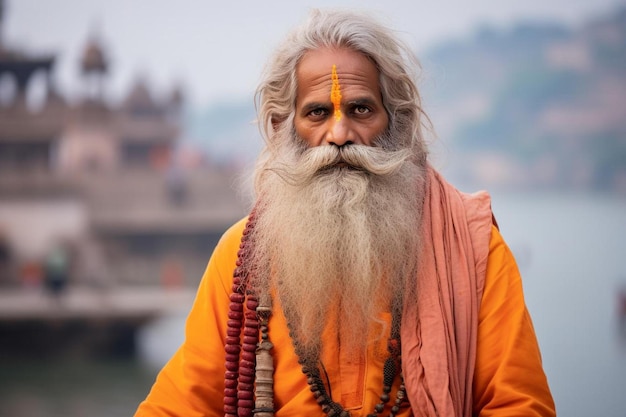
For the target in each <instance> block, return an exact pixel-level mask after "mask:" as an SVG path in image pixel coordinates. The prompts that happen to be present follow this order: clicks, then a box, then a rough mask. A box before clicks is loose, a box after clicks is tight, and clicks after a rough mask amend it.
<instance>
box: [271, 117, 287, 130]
mask: <svg viewBox="0 0 626 417" xmlns="http://www.w3.org/2000/svg"><path fill="white" fill-rule="evenodd" d="M284 121H285V118H284V117H281V118H279V117H276V116H273V117H272V129H274V132H277V131H278V129H280V127H281V125H282V124H283V122H284Z"/></svg>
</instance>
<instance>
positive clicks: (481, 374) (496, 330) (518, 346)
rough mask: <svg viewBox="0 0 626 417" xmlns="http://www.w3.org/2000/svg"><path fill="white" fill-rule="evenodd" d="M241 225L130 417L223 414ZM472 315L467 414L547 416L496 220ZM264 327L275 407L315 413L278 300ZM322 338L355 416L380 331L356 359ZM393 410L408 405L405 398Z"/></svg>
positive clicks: (224, 244) (375, 390)
mask: <svg viewBox="0 0 626 417" xmlns="http://www.w3.org/2000/svg"><path fill="white" fill-rule="evenodd" d="M244 225H245V222H244V221H241V222H239V223H237V224H236V225H234V226H233V227H231V228H230V229H229V230H228V231H227V232H226V233H225V235H224V236H223V237H222V239H221V240H220V242H219V244H218V245H217V247H216V249H215V251H214V253H213V256H212V257H211V260H210V262H209V265H208V267H207V270H206V272H205V274H204V276H203V278H202V282H201V284H200V287H199V289H198V294H197V297H196V300H195V303H194V305H193V308H192V310H191V312H190V314H189V317H188V319H187V324H186V339H185V342H184V343H183V345H182V346H181V347H180V348H179V350H178V351H177V352H176V354H175V355H174V356H173V357H172V359H171V360H170V361H169V362H168V363H167V364H166V365H165V367H164V368H163V369H162V370H161V372H160V373H159V375H158V377H157V379H156V382H155V384H154V386H153V387H152V390H151V391H150V394H149V395H148V397H147V398H146V400H145V401H144V402H142V403H141V404H140V406H139V408H138V410H137V413H136V414H135V416H136V417H146V416H163V417H164V416H181V417H182V416H185V417H194V416H222V415H223V411H222V404H223V396H224V394H223V391H224V362H225V353H224V340H225V334H226V322H227V314H228V305H229V294H230V288H231V284H232V273H233V270H234V268H235V262H236V258H237V250H238V248H239V243H240V238H241V234H242V231H243V228H244ZM387 320H388V318H387ZM478 320H479V324H478V343H477V358H476V370H475V373H474V378H473V399H474V401H473V408H474V415H475V416H481V417H488V416H489V417H490V416H502V417H504V416H513V415H514V416H554V415H555V409H554V403H553V401H552V397H551V394H550V390H549V388H548V384H547V380H546V377H545V375H544V372H543V368H542V364H541V356H540V353H539V347H538V345H537V340H536V337H535V333H534V330H533V326H532V322H531V320H530V316H529V314H528V311H527V310H526V305H525V303H524V297H523V292H522V283H521V278H520V275H519V272H518V269H517V266H516V264H515V260H514V258H513V256H512V254H511V252H510V250H509V249H508V247H507V246H506V244H505V242H504V241H503V239H502V237H501V235H500V233H499V232H498V230H497V229H496V228H495V227H493V228H492V235H491V240H490V245H489V258H488V262H487V272H486V277H485V287H484V291H483V297H482V301H481V304H480V311H479V318H478ZM269 329H270V340H271V341H272V343H273V344H274V349H273V351H272V353H273V358H274V366H275V376H274V401H275V408H276V410H277V411H276V416H277V417H281V416H303V415H306V416H320V417H321V416H323V415H324V414H323V412H322V411H321V409H320V407H319V405H318V404H317V403H316V401H315V399H314V398H313V395H312V394H311V392H310V390H309V386H308V384H307V382H306V378H305V376H304V374H303V373H302V370H301V367H300V365H298V362H297V358H296V356H295V353H294V351H293V347H292V344H291V340H290V338H289V333H288V330H287V326H286V323H285V318H284V316H283V314H282V312H281V311H280V309H277V308H274V312H273V316H272V318H271V320H270V324H269ZM331 333H332V332H331ZM324 344H325V345H326V346H334V347H335V348H334V349H327V350H325V351H324V353H323V355H322V362H323V363H324V366H325V369H326V371H327V373H328V377H329V380H330V387H331V390H332V397H333V400H334V401H337V402H339V403H340V404H342V405H343V407H344V408H346V409H347V410H349V411H350V412H351V415H353V416H365V415H367V414H369V413H372V412H373V409H374V405H375V404H376V403H378V402H380V399H379V396H380V394H381V392H382V375H383V370H382V366H383V363H384V361H385V359H386V358H387V355H388V354H387V350H386V340H384V339H383V340H381V341H380V343H378V344H376V345H375V346H371V347H370V349H369V350H368V352H367V357H365V358H360V359H358V358H357V359H356V360H355V359H354V358H349V357H346V356H345V355H344V353H343V352H342V350H341V349H339V351H337V348H336V346H337V344H336V343H332V340H327V341H326V340H325V342H324ZM398 384H399V381H398V378H396V381H395V383H394V387H393V390H392V392H391V401H390V402H389V403H388V405H387V407H386V409H385V411H384V412H383V414H381V415H388V413H389V409H390V407H391V405H393V401H394V398H395V392H396V391H397V388H398ZM399 415H401V416H409V415H412V414H411V410H410V408H408V404H406V403H405V407H404V408H403V409H402V410H401V412H400V414H399Z"/></svg>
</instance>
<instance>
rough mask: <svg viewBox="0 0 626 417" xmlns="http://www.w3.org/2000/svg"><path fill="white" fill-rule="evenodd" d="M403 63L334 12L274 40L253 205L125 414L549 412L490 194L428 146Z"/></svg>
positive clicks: (407, 54) (373, 27)
mask: <svg viewBox="0 0 626 417" xmlns="http://www.w3.org/2000/svg"><path fill="white" fill-rule="evenodd" d="M415 65H416V64H415V62H414V59H413V56H412V53H411V51H410V50H409V49H408V48H407V47H406V46H404V45H403V44H402V43H401V42H400V41H399V40H398V39H397V38H396V37H395V36H394V34H393V32H392V31H391V30H390V29H387V28H385V27H383V26H381V25H380V24H378V23H377V22H375V21H373V20H370V19H369V18H366V17H363V16H361V15H358V14H353V13H348V12H339V11H314V12H312V14H311V16H310V18H309V19H308V20H307V21H306V22H305V23H304V24H303V25H302V26H300V27H298V28H297V29H296V30H295V31H294V32H293V33H291V34H290V35H289V36H288V37H287V38H286V40H285V41H284V43H283V44H282V45H281V46H280V47H279V48H278V51H277V52H276V54H275V55H274V56H273V57H272V58H271V59H270V61H269V65H268V67H267V68H266V72H265V74H264V77H263V78H262V80H261V83H260V86H259V88H258V100H259V101H258V112H259V114H258V116H259V122H260V124H261V129H262V131H263V133H264V135H265V139H266V141H267V146H266V148H265V149H264V150H263V152H262V154H261V156H260V159H259V161H258V165H257V168H256V171H255V190H256V195H257V200H256V204H255V206H254V208H253V210H252V212H251V214H250V215H249V217H248V218H246V219H244V220H242V221H240V222H238V223H237V224H235V225H234V226H233V227H231V228H230V229H229V230H228V231H227V232H226V233H225V235H224V236H223V237H222V239H221V241H220V242H219V244H218V245H217V247H216V249H215V251H214V253H213V256H212V258H211V260H210V262H209V265H208V268H207V270H206V272H205V274H204V277H203V279H202V282H201V284H200V288H199V290H198V295H197V298H196V301H195V304H194V306H193V308H192V311H191V312H190V314H189V317H188V321H187V327H186V339H185V342H184V343H183V345H182V346H181V347H180V349H179V350H178V352H177V353H176V354H175V355H174V356H173V357H172V359H171V360H170V361H169V362H168V363H167V365H165V367H164V368H163V370H162V371H161V372H160V374H159V375H158V377H157V379H156V382H155V384H154V386H153V387H152V390H151V392H150V394H149V395H148V397H147V398H146V400H145V401H144V402H142V403H141V405H140V406H139V408H138V410H137V413H136V416H140V417H142V416H236V415H239V416H251V415H255V416H272V415H276V416H277V417H280V416H323V415H328V416H349V415H351V416H387V415H391V416H420V417H434V416H440V417H443V416H445V417H449V416H464V417H469V416H503V417H504V416H506V417H510V416H544V417H545V416H554V415H555V408H554V403H553V400H552V396H551V394H550V390H549V387H548V383H547V381H546V376H545V374H544V371H543V369H542V363H541V356H540V353H539V347H538V344H537V340H536V337H535V333H534V330H533V325H532V323H531V319H530V316H529V314H528V311H527V309H526V305H525V303H524V297H523V294H522V283H521V279H520V275H519V272H518V269H517V267H516V264H515V260H514V259H513V255H512V254H511V252H510V251H509V249H508V247H507V246H506V244H505V243H504V241H503V239H502V237H501V235H500V233H499V231H498V229H497V226H496V225H495V223H494V221H493V216H492V213H491V209H490V200H489V197H488V195H487V194H486V193H478V194H474V195H467V194H463V193H460V192H459V191H457V190H456V189H455V188H453V187H452V186H451V185H449V184H448V183H447V182H446V181H445V180H444V179H443V178H442V177H441V176H440V175H439V174H438V173H437V172H436V171H435V170H434V169H433V168H432V167H431V166H430V165H429V163H428V158H427V150H426V145H425V143H424V136H423V132H422V130H423V123H424V120H425V116H424V114H423V111H422V108H421V105H420V96H419V94H418V90H417V87H416V85H415V82H414V77H413V70H415ZM233 271H234V273H233Z"/></svg>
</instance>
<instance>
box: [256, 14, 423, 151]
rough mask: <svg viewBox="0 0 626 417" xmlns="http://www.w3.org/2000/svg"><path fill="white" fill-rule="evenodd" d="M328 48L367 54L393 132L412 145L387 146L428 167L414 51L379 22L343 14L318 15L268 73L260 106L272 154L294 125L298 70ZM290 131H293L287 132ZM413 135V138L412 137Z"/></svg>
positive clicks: (289, 41)
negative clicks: (404, 150) (280, 131)
mask: <svg viewBox="0 0 626 417" xmlns="http://www.w3.org/2000/svg"><path fill="white" fill-rule="evenodd" d="M324 47H330V48H333V47H335V48H336V47H344V48H349V49H351V50H354V51H357V52H360V53H363V54H364V55H365V56H367V57H368V58H369V59H371V60H372V62H374V64H375V65H376V67H377V69H378V71H379V74H380V75H379V80H380V88H381V92H382V99H383V104H384V106H385V109H386V111H387V113H388V115H389V120H390V128H392V129H393V130H395V131H396V132H403V133H405V134H404V135H399V136H400V137H404V138H409V140H410V142H411V143H395V144H394V143H391V144H383V146H390V147H404V148H411V149H413V151H414V152H415V157H416V158H417V159H418V160H419V161H420V162H422V163H424V161H425V158H426V150H425V144H424V140H423V137H422V127H423V126H422V124H423V123H424V122H428V123H429V121H428V118H427V117H426V115H425V114H424V113H423V110H422V107H421V99H420V95H419V92H418V89H417V86H416V84H415V81H414V80H415V78H416V74H415V73H414V71H415V70H417V69H418V68H419V63H418V62H417V59H416V58H415V55H414V54H413V52H412V51H411V49H410V48H409V47H408V46H407V45H405V44H404V43H403V42H402V41H401V40H400V39H398V38H397V37H396V36H395V35H394V34H393V33H392V31H391V30H390V29H388V28H386V27H384V26H383V25H381V24H380V23H378V22H377V21H375V20H374V19H372V18H370V17H368V16H366V15H363V14H358V13H354V12H349V11H343V10H313V11H312V12H311V13H310V15H309V17H308V19H307V20H306V21H305V22H304V23H303V24H302V25H301V26H299V27H297V28H296V29H295V30H294V31H292V32H291V33H290V34H289V35H288V37H287V38H286V40H285V41H284V42H283V43H282V45H280V46H279V48H278V49H277V51H276V52H275V54H274V56H273V57H272V58H271V59H270V61H269V64H268V65H267V67H266V68H265V71H264V74H263V76H262V78H261V82H260V84H259V87H258V88H257V91H256V96H255V102H256V106H257V112H258V120H259V124H260V130H261V134H262V135H263V137H264V139H265V140H266V143H267V146H268V148H269V149H268V150H269V151H270V152H271V151H272V148H275V147H276V146H278V145H279V144H278V143H274V142H275V141H276V139H275V138H277V137H280V136H281V135H276V134H275V133H276V128H277V127H278V125H279V124H283V122H285V121H286V122H287V123H288V124H292V123H293V113H294V110H295V103H296V91H297V79H296V67H297V65H298V62H299V61H300V59H302V57H303V56H304V54H305V53H306V52H308V51H310V50H315V49H319V48H324ZM281 127H282V128H283V129H290V128H291V126H281ZM407 133H408V134H407Z"/></svg>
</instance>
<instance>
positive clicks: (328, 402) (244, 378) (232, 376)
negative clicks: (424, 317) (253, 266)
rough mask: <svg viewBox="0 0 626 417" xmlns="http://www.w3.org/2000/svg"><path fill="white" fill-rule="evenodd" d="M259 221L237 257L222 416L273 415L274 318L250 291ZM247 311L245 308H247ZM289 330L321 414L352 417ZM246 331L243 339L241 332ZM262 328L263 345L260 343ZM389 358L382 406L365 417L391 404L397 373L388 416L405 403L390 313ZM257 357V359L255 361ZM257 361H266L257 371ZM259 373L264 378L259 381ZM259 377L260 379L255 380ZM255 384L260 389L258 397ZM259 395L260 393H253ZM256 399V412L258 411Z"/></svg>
mask: <svg viewBox="0 0 626 417" xmlns="http://www.w3.org/2000/svg"><path fill="white" fill-rule="evenodd" d="M255 223H256V214H255V212H254V211H253V212H252V213H251V214H250V216H249V217H248V222H247V224H246V227H245V229H244V231H243V236H242V238H241V244H240V245H239V251H238V253H237V263H236V265H237V267H236V268H235V271H234V273H233V285H232V294H231V295H230V305H229V311H228V322H227V329H226V340H225V346H224V349H225V352H226V362H225V373H224V416H225V417H237V416H241V417H252V416H253V415H257V416H259V417H271V416H273V415H274V406H273V401H272V397H273V391H272V389H273V388H272V385H273V383H272V379H271V375H272V374H273V365H272V363H271V356H270V353H269V351H270V350H271V349H272V344H271V342H270V341H269V332H268V322H269V317H270V315H271V306H269V305H267V304H263V305H259V300H258V297H257V296H256V294H254V293H253V292H252V291H250V290H249V289H248V288H247V287H248V283H249V279H250V271H249V269H248V268H247V267H248V266H249V264H250V262H249V261H250V255H251V249H252V248H251V244H252V242H251V240H250V238H251V233H252V231H253V229H254V225H255ZM244 307H245V308H244ZM287 325H288V327H289V332H290V336H291V339H292V341H294V350H295V352H296V355H297V356H298V362H299V363H300V365H301V366H302V372H303V373H304V374H305V375H306V377H307V383H308V384H309V388H310V390H311V392H312V393H313V396H314V397H315V399H316V401H317V403H318V404H319V405H320V407H321V409H322V411H323V412H324V413H325V414H326V415H328V416H329V417H349V416H350V413H349V412H348V411H346V410H344V409H343V407H342V406H341V404H339V403H337V402H334V401H333V400H332V397H331V396H330V395H329V394H328V393H327V391H326V386H325V385H324V381H323V380H322V378H321V376H320V369H319V366H318V363H319V362H320V361H319V359H315V360H310V361H307V360H305V359H303V358H304V357H305V355H303V352H302V351H301V349H300V347H299V345H298V343H295V341H296V338H295V336H294V334H293V331H292V328H291V326H290V325H289V321H288V324H287ZM242 328H243V340H242V338H241V330H242ZM259 330H261V341H260V342H259ZM387 350H388V352H389V358H387V360H386V361H385V364H384V366H383V393H382V394H381V395H380V402H379V403H378V404H376V406H375V407H374V411H373V412H372V413H370V414H368V415H367V417H376V416H378V415H379V414H382V412H383V411H384V409H385V405H386V404H387V403H389V400H390V395H389V394H390V392H391V387H392V385H393V381H394V380H395V378H396V375H398V374H399V375H400V387H399V388H398V391H397V393H396V399H395V403H394V405H393V406H392V407H391V410H390V413H389V415H390V416H391V417H395V416H396V415H397V414H398V412H399V411H400V406H401V405H402V403H403V402H404V401H405V399H406V388H405V386H404V381H403V379H402V370H401V347H400V313H399V311H394V312H393V314H392V323H391V334H390V337H389V339H388V342H387ZM257 358H259V359H257ZM257 362H262V363H261V365H260V368H262V369H257ZM259 373H262V374H263V375H262V376H261V377H260V376H259ZM255 378H256V379H255ZM255 380H256V390H257V392H256V393H255ZM255 394H256V395H255ZM255 399H256V408H255Z"/></svg>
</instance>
